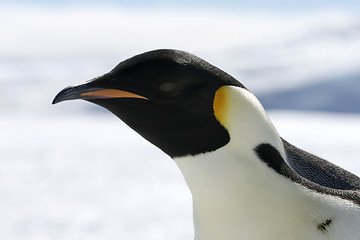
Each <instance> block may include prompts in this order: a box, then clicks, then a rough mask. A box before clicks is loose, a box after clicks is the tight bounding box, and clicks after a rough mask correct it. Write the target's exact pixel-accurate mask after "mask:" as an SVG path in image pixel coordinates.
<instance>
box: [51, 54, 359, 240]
mask: <svg viewBox="0 0 360 240" xmlns="http://www.w3.org/2000/svg"><path fill="white" fill-rule="evenodd" d="M71 99H85V100H87V101H90V102H93V103H95V104H98V105H100V106H103V107H105V108H107V109H108V110H110V111H111V112H113V113H114V114H115V115H117V116H118V117H119V118H120V119H122V120H123V121H124V122H125V123H127V124H128V125H129V126H130V127H131V128H133V129H134V130H135V131H137V132H138V133H139V134H141V135H142V136H143V137H144V138H146V139H147V140H148V141H150V142H151V143H153V144H154V145H155V146H157V147H159V148H160V149H161V150H163V151H164V152H165V153H166V154H168V155H169V156H170V157H171V158H173V160H174V161H175V162H176V164H177V165H178V167H179V168H180V170H181V172H182V174H183V175H184V178H185V181H186V183H187V185H188V186H189V188H190V190H191V193H192V196H193V206H194V209H193V211H194V227H195V239H196V240H218V239H227V240H238V239H245V240H246V239H249V240H250V239H251V240H260V239H261V240H263V239H269V240H272V239H274V240H275V239H276V240H285V239H286V240H300V239H314V240H322V239H324V240H325V239H326V240H335V239H338V240H339V239H341V240H355V239H360V179H359V178H358V177H357V176H355V175H353V174H351V173H349V172H347V171H345V170H343V169H341V168H339V167H337V166H335V165H333V164H331V163H329V162H327V161H325V160H323V159H321V158H318V157H316V156H314V155H312V154H310V153H307V152H305V151H303V150H300V149H298V148H296V147H294V146H293V145H291V144H290V143H288V142H286V141H285V140H284V139H282V138H281V137H280V136H279V134H278V133H277V131H276V129H275V127H274V126H273V124H272V123H271V121H270V120H269V119H268V117H267V115H266V113H265V111H264V109H263V107H262V105H261V104H260V102H259V101H258V100H257V99H256V97H255V96H254V95H253V94H252V93H251V92H250V91H249V90H248V89H246V88H245V87H244V86H243V85H242V84H241V83H239V82H238V81H236V80H235V79H234V78H232V77H231V76H230V75H228V74H226V73H225V72H223V71H221V70H220V69H218V68H216V67H214V66H212V65H210V64H209V63H207V62H205V61H204V60H202V59H200V58H198V57H196V56H194V55H191V54H189V53H186V52H182V51H176V50H156V51H152V52H147V53H144V54H141V55H138V56H135V57H133V58H131V59H129V60H126V61H124V62H122V63H120V64H119V65H118V66H117V67H115V69H113V70H112V71H111V72H109V73H108V74H105V75H103V76H101V77H99V78H95V79H93V80H91V81H89V82H86V83H84V84H81V85H77V86H70V87H68V88H65V89H64V90H62V91H61V92H60V93H59V94H58V95H57V96H56V97H55V99H54V101H53V103H57V102H61V101H65V100H71Z"/></svg>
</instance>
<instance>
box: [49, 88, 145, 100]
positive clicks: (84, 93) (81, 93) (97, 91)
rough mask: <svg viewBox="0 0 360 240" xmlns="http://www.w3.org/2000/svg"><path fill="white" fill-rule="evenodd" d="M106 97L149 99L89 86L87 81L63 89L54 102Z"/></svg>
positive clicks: (120, 91)
mask: <svg viewBox="0 0 360 240" xmlns="http://www.w3.org/2000/svg"><path fill="white" fill-rule="evenodd" d="M106 98H140V99H147V98H146V97H143V96H141V95H138V94H136V93H132V92H128V91H124V90H119V89H106V88H99V87H92V86H89V85H88V84H87V83H85V84H80V85H76V86H69V87H66V88H64V89H63V90H61V91H60V92H59V93H58V94H57V95H56V96H55V98H54V100H53V102H52V104H56V103H59V102H63V101H67V100H74V99H84V100H90V99H106Z"/></svg>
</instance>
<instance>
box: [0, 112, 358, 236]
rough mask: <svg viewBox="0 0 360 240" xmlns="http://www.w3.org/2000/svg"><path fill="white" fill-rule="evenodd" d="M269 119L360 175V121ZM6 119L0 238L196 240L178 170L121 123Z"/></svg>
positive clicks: (296, 116)
mask: <svg viewBox="0 0 360 240" xmlns="http://www.w3.org/2000/svg"><path fill="white" fill-rule="evenodd" d="M49 108H50V106H49ZM53 108H57V106H54V107H53ZM270 116H271V119H272V120H273V122H274V124H275V125H276V126H277V128H278V130H279V132H280V133H281V134H282V136H283V137H284V138H286V139H287V140H288V141H290V142H292V143H294V144H296V145H297V146H300V147H302V148H304V149H306V150H309V151H312V152H314V153H316V154H318V155H320V156H322V157H326V158H327V159H329V160H331V161H332V162H334V163H336V164H338V165H340V166H342V167H344V168H346V169H348V170H350V171H352V172H354V173H356V174H357V175H360V161H359V158H358V148H359V142H360V116H359V115H333V114H328V113H321V114H320V113H317V114H314V113H311V114H309V113H300V112H271V114H270ZM0 121H1V123H2V127H1V128H2V129H1V132H2V137H1V140H0V153H1V160H0V212H1V214H0V225H1V228H0V238H1V239H8V240H12V239H13V240H15V239H16V240H22V239H23V240H29V239H30V240H32V239H36V240H41V239H44V240H45V239H46V240H49V239H90V240H91V239H109V240H111V239H134V240H135V239H149V240H158V239H179V240H182V239H192V234H193V233H192V216H191V211H192V210H191V196H190V193H189V191H188V189H187V188H186V186H185V182H184V180H183V178H182V176H181V174H180V172H179V170H178V169H177V167H176V166H175V164H174V163H173V162H172V160H171V159H169V158H168V157H166V156H165V155H164V154H162V152H161V151H159V150H157V149H156V148H155V147H153V146H152V145H150V144H149V143H147V142H146V141H144V140H143V139H142V138H141V137H140V136H138V135H137V134H136V133H135V132H133V131H132V130H130V129H129V128H128V127H127V126H125V125H124V124H123V123H121V121H119V120H118V119H117V118H116V117H114V116H112V115H110V114H103V115H100V116H96V115H95V116H94V115H89V114H87V115H82V114H78V115H77V116H73V117H63V118H59V117H45V118H37V117H35V118H27V119H26V121H24V119H21V118H12V117H11V118H8V117H5V116H1V118H0Z"/></svg>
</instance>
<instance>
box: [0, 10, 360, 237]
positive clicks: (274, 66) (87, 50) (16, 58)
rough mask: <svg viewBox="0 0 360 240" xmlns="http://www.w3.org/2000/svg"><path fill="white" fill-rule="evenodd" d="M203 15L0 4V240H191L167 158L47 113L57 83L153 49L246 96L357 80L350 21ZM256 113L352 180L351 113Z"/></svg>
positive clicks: (94, 120)
mask: <svg viewBox="0 0 360 240" xmlns="http://www.w3.org/2000/svg"><path fill="white" fill-rule="evenodd" d="M214 14H215V13H214V12H203V13H198V12H191V11H187V12H186V13H181V12H177V13H174V12H166V13H164V12H161V13H159V12H156V11H155V12H151V11H150V12H147V11H144V10H143V11H140V12H135V11H124V10H116V9H111V10H106V11H105V10H104V9H96V10H95V9H85V11H81V12H78V11H77V10H71V11H66V12H63V10H56V11H50V10H46V9H25V8H20V9H17V8H11V7H10V8H4V7H2V8H0V19H1V21H0V35H1V38H0V95H1V98H0V109H1V113H0V123H1V124H0V132H1V137H0V239H6V240H57V239H59V240H63V239H64V240H71V239H74V240H75V239H76V240H77V239H86V240H92V239H108V240H112V239H129V240H135V239H146V240H159V239H171V240H184V239H192V236H193V230H192V216H191V215H192V213H191V196H190V193H189V191H188V189H187V187H186V186H185V183H184V180H183V178H182V176H181V174H180V172H179V170H178V169H177V167H176V166H175V164H174V163H173V162H172V161H171V159H169V158H168V157H166V156H165V155H164V154H163V153H162V152H161V151H160V150H158V149H156V148H155V147H153V146H152V145H150V144H149V143H147V142H146V141H145V140H143V139H142V138H141V137H139V136H138V135H137V134H136V133H134V132H133V131H131V130H130V129H129V128H128V127H127V126H125V125H124V124H123V123H122V122H121V121H119V120H118V119H116V118H115V117H114V116H112V115H111V114H109V113H106V112H104V111H101V110H100V109H99V108H97V107H95V106H92V105H90V104H89V103H85V102H81V101H76V102H66V103H62V104H59V105H55V106H52V105H51V104H50V103H51V101H52V98H53V97H54V95H55V94H56V93H57V92H58V91H59V90H61V89H62V88H63V87H65V86H66V85H68V84H73V83H77V82H81V81H84V80H88V79H90V78H92V77H95V76H97V75H100V74H102V73H104V72H106V71H109V70H110V69H111V68H112V67H114V66H115V65H116V64H117V63H118V62H119V61H120V60H123V59H124V58H127V57H130V56H132V55H134V54H136V53H140V52H142V51H145V50H151V49H154V48H179V49H184V50H187V51H190V52H193V53H195V54H198V55H200V56H201V57H203V58H205V59H207V60H208V61H210V62H211V63H213V64H215V65H217V66H219V67H221V68H223V69H224V70H226V71H228V72H229V73H231V74H232V75H234V76H235V77H236V78H238V79H239V80H241V81H242V82H243V83H244V84H245V85H246V86H248V87H249V88H250V89H251V90H252V91H254V92H256V93H257V92H259V93H261V92H264V91H265V92H266V91H272V90H279V89H284V88H296V87H298V86H304V85H306V84H308V83H309V82H313V81H314V79H321V81H325V80H324V79H327V77H328V76H329V77H330V76H331V77H333V76H338V77H337V79H341V76H348V75H351V74H353V73H356V72H358V69H359V63H360V59H359V54H354V53H355V52H359V51H360V45H359V42H360V41H359V39H360V31H359V26H360V25H359V22H360V21H359V18H358V15H354V14H351V13H346V12H345V13H344V12H326V13H323V12H322V13H319V14H317V13H306V14H301V13H296V14H285V15H281V14H274V13H266V14H265V13H246V14H243V13H241V14H240V13H239V14H236V13H235V12H232V13H229V14H224V13H221V12H220V13H216V14H215V15H214ZM165 20H166V21H165ZM150 33H151V34H150ZM355 94H357V93H355ZM354 104H360V103H354ZM269 115H270V118H271V119H272V121H273V122H274V124H275V126H276V127H277V129H278V130H279V132H280V134H281V135H282V136H283V137H284V138H285V139H287V140H288V141H289V142H291V143H293V144H294V145H296V146H299V147H301V148H303V149H305V150H308V151H310V152H313V153H315V154H317V155H319V156H321V157H324V158H326V159H328V160H330V161H331V162H334V163H336V164H338V165H340V166H342V167H344V168H346V169H348V170H350V171H351V172H353V173H356V174H357V175H360V159H359V157H358V149H359V144H360V115H359V114H355V113H354V114H351V113H348V114H335V113H326V112H322V113H320V112H304V111H303V112H295V111H271V112H270V114H269Z"/></svg>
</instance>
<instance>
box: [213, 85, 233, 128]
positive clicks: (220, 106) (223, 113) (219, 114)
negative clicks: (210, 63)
mask: <svg viewBox="0 0 360 240" xmlns="http://www.w3.org/2000/svg"><path fill="white" fill-rule="evenodd" d="M227 91H228V86H222V87H221V88H219V89H218V90H217V91H216V93H215V97H214V103H213V109H214V115H215V117H216V119H217V120H218V121H219V122H220V123H221V125H223V126H225V125H226V122H227V121H226V120H227V112H228V108H229V101H228V93H227Z"/></svg>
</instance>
